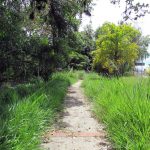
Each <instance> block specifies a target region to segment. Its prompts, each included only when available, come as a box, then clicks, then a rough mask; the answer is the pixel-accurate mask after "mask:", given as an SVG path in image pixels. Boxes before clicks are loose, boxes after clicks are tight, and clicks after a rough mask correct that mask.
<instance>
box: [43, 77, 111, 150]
mask: <svg viewBox="0 0 150 150" xmlns="http://www.w3.org/2000/svg"><path fill="white" fill-rule="evenodd" d="M81 82H82V81H81V80H79V81H78V82H77V83H75V84H74V85H72V86H70V87H69V89H68V94H67V96H66V99H65V110H64V113H63V114H62V118H61V119H60V120H59V122H58V123H57V126H56V127H55V130H53V131H50V132H48V133H46V135H45V139H44V140H43V143H42V149H43V150H111V147H110V144H109V142H108V141H107V139H106V133H105V132H104V127H103V125H101V124H99V123H98V122H97V120H96V119H94V118H93V117H92V116H91V112H90V105H89V104H88V102H87V101H86V98H85V97H84V95H83V93H82V90H81V87H80V86H81Z"/></svg>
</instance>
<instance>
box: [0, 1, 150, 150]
mask: <svg viewBox="0 0 150 150" xmlns="http://www.w3.org/2000/svg"><path fill="white" fill-rule="evenodd" d="M110 2H112V3H113V4H116V3H120V0H110ZM125 3H126V8H125V12H124V21H125V20H127V19H129V18H130V19H131V17H132V16H133V17H132V19H135V20H136V19H137V18H139V17H142V16H144V15H145V14H146V13H147V12H148V9H147V8H148V5H147V4H140V3H135V2H134V1H133V0H126V1H125ZM92 7H93V4H92V0H17V1H16V0H0V149H4V150H5V149H6V150H7V149H13V150H24V149H25V150H26V147H28V149H29V150H34V149H37V146H38V143H39V136H40V133H41V131H42V130H43V129H44V128H45V125H46V124H47V123H48V122H49V124H52V122H53V121H54V120H55V118H56V114H57V113H58V111H61V110H62V108H63V107H62V104H63V98H64V96H65V94H66V89H67V87H68V86H69V84H70V83H73V82H74V81H76V75H75V74H72V73H71V72H70V73H58V74H57V71H62V70H71V69H76V70H86V71H91V70H92V69H93V70H96V71H97V72H101V73H106V72H107V73H108V74H110V75H114V74H116V72H117V73H119V74H121V75H123V74H124V73H125V72H126V71H130V69H132V67H134V63H135V61H136V59H138V58H141V59H143V58H144V57H147V56H148V53H147V47H148V44H149V42H150V38H149V36H146V37H144V36H142V33H141V32H140V31H138V30H137V29H135V28H134V27H132V26H131V25H128V24H125V23H124V22H121V23H120V24H119V25H114V24H112V23H105V24H104V25H103V26H102V27H99V28H98V29H97V31H96V32H94V31H93V30H92V26H91V25H87V26H86V27H85V29H84V30H83V31H82V32H79V31H78V30H79V27H80V24H81V20H82V14H83V13H85V14H86V15H88V16H91V9H92ZM131 14H132V15H131ZM133 14H135V15H133ZM130 15H131V16H130ZM127 31H128V32H130V34H127ZM112 45H113V46H112ZM117 45H118V47H117ZM106 56H107V57H106ZM112 57H113V58H112ZM110 60H111V61H110ZM105 80H106V84H107V83H108V82H111V81H107V79H105ZM95 81H97V80H95ZM91 82H92V83H94V81H93V80H89V84H90V83H91ZM144 82H145V81H144ZM94 84H95V83H94ZM114 84H115V83H113V84H112V85H114ZM104 85H105V84H104ZM87 87H88V84H87ZM91 87H92V86H91ZM91 87H88V88H89V89H90V88H91ZM110 88H111V87H110ZM116 88H117V87H116ZM108 89H109V88H108ZM110 90H112V89H110ZM116 90H117V89H116ZM91 92H92V90H91ZM139 92H140V91H139ZM116 93H117V92H116ZM89 94H90V91H89ZM96 94H97V95H98V93H97V91H96ZM139 94H140V93H139ZM98 96H99V95H98ZM116 96H117V95H116ZM148 97H149V96H148ZM106 102H107V101H106ZM144 102H147V101H144ZM118 103H119V102H118ZM141 104H142V105H143V103H141ZM141 104H140V105H139V106H138V105H137V107H141ZM148 106H149V104H148ZM116 107H118V106H117V102H116ZM144 107H145V105H144ZM129 108H130V107H129ZM110 110H111V109H110ZM147 113H148V112H147ZM146 127H147V126H146ZM142 130H144V129H143V128H142ZM147 131H148V129H147V130H146V129H145V133H147ZM143 132H144V131H143ZM110 133H111V130H110ZM138 134H140V133H138ZM111 135H112V134H111ZM138 138H139V137H138V136H137V139H138ZM145 139H146V138H145V137H143V141H142V140H141V144H140V143H139V145H138V146H140V147H142V146H143V145H142V144H143V143H144V142H145V141H144V140H145ZM124 143H126V142H124ZM129 144H130V141H129ZM131 147H132V145H131Z"/></svg>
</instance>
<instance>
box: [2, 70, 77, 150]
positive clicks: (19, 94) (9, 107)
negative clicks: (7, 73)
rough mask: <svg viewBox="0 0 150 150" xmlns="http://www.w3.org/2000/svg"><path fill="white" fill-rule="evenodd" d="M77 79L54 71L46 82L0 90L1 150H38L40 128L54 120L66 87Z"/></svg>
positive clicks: (69, 73) (72, 75) (71, 74)
mask: <svg viewBox="0 0 150 150" xmlns="http://www.w3.org/2000/svg"><path fill="white" fill-rule="evenodd" d="M76 80H77V76H76V74H73V73H72V72H68V73H67V72H66V73H56V74H54V75H53V76H52V78H51V80H50V81H49V82H47V83H46V84H45V83H44V82H36V83H34V84H33V83H28V84H22V85H18V86H17V87H14V88H13V87H5V88H3V89H1V91H0V94H1V95H0V104H1V105H0V106H1V109H0V110H1V112H0V118H1V122H0V126H1V128H0V149H2V150H4V149H5V150H6V149H7V150H9V149H10V150H26V149H27V148H28V149H29V150H34V149H35V150H37V149H38V147H39V143H40V136H41V133H42V131H43V129H45V128H46V126H47V125H49V126H50V125H52V123H53V122H54V121H55V120H56V119H57V114H58V112H60V111H61V110H62V108H63V105H62V104H63V99H64V96H65V94H66V91H67V87H68V86H69V85H70V84H71V83H74V82H75V81H76Z"/></svg>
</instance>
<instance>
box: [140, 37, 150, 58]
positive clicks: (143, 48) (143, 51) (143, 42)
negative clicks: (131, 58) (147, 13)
mask: <svg viewBox="0 0 150 150" xmlns="http://www.w3.org/2000/svg"><path fill="white" fill-rule="evenodd" d="M149 44H150V36H149V35H147V36H140V37H139V39H138V45H139V59H140V60H143V59H146V58H147V57H149V53H148V51H147V49H148V46H149Z"/></svg>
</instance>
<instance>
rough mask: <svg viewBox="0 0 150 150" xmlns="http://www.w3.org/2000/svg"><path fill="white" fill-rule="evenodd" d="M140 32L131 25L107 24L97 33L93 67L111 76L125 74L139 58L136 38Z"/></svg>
mask: <svg viewBox="0 0 150 150" xmlns="http://www.w3.org/2000/svg"><path fill="white" fill-rule="evenodd" d="M139 35H140V32H139V31H138V30H136V29H135V28H133V27H131V26H130V25H126V24H122V25H118V26H116V25H115V24H113V23H105V24H104V25H103V26H102V27H101V28H99V29H98V31H97V36H98V38H97V40H96V51H94V52H93V56H94V58H93V67H94V68H96V69H97V70H99V71H103V70H106V71H107V72H108V73H110V74H114V73H121V74H123V73H124V72H125V71H128V70H126V69H129V68H131V67H132V66H133V65H134V62H135V60H136V59H137V58H138V49H139V46H138V44H137V41H136V38H137V37H138V36H139Z"/></svg>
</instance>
